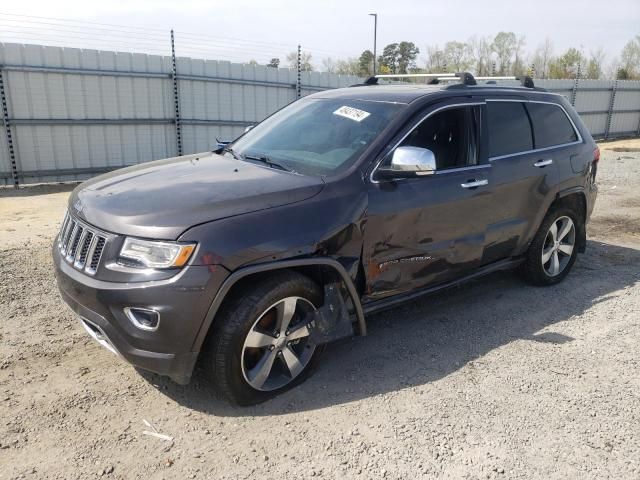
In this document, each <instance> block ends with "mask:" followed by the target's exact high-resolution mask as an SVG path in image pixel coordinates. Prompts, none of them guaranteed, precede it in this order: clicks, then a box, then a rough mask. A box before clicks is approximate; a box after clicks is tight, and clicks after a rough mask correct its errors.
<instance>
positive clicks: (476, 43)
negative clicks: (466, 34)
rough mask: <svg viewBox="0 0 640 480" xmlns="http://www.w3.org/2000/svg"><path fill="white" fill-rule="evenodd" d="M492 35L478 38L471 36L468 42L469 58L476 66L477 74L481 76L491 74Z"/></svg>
mask: <svg viewBox="0 0 640 480" xmlns="http://www.w3.org/2000/svg"><path fill="white" fill-rule="evenodd" d="M492 43H493V39H492V38H491V37H485V38H482V37H480V38H478V37H476V36H473V37H471V38H470V39H469V40H468V42H467V44H468V46H469V57H470V58H469V60H470V61H471V63H472V66H473V68H475V74H476V75H477V76H479V77H482V76H488V75H490V74H491V44H492Z"/></svg>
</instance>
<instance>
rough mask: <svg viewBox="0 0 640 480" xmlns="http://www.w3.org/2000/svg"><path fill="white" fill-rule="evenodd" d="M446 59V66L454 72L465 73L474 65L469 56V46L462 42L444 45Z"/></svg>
mask: <svg viewBox="0 0 640 480" xmlns="http://www.w3.org/2000/svg"><path fill="white" fill-rule="evenodd" d="M444 57H445V61H446V64H447V65H449V66H450V67H451V68H452V69H453V71H454V72H465V71H467V70H469V67H470V66H471V64H472V63H473V60H472V59H471V56H470V54H469V45H467V44H466V43H462V42H447V43H445V44H444Z"/></svg>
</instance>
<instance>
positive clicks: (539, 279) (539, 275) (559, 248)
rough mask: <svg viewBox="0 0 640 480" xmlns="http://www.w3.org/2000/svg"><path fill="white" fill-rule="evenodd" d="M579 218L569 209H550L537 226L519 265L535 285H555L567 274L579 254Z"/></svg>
mask: <svg viewBox="0 0 640 480" xmlns="http://www.w3.org/2000/svg"><path fill="white" fill-rule="evenodd" d="M579 221H580V220H579V217H578V216H576V214H575V213H574V212H573V211H572V210H571V209H569V208H558V209H554V210H551V211H550V212H549V213H547V216H546V217H545V219H544V220H543V222H542V225H540V228H539V229H538V232H537V233H536V235H535V237H534V238H533V241H532V242H531V245H530V246H529V249H528V250H527V254H526V260H525V262H524V264H523V266H522V271H523V273H524V276H525V278H526V279H527V280H528V281H530V282H531V283H533V284H534V285H542V286H545V285H554V284H556V283H558V282H560V281H562V280H563V279H564V277H566V276H567V275H568V274H569V271H570V270H571V267H572V266H573V264H574V263H575V261H576V256H577V254H578V249H577V244H576V240H577V238H578V236H577V228H578V222H579Z"/></svg>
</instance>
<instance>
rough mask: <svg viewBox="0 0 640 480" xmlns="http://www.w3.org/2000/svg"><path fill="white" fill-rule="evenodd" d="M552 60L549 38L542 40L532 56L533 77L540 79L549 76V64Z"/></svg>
mask: <svg viewBox="0 0 640 480" xmlns="http://www.w3.org/2000/svg"><path fill="white" fill-rule="evenodd" d="M552 59H553V43H551V40H549V38H548V37H547V38H545V39H544V43H542V44H540V45H539V46H538V48H537V49H536V51H535V53H534V54H533V62H532V63H533V67H534V70H535V72H534V73H535V75H536V76H537V77H540V78H547V77H548V76H549V64H550V63H551V61H552Z"/></svg>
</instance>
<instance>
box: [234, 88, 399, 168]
mask: <svg viewBox="0 0 640 480" xmlns="http://www.w3.org/2000/svg"><path fill="white" fill-rule="evenodd" d="M403 108H406V105H404V104H396V103H390V102H375V101H364V100H349V99H343V98H338V99H322V98H320V99H310V98H306V99H302V100H299V101H297V102H294V103H292V104H291V105H289V106H287V107H285V108H283V109H282V110H280V111H279V112H277V113H275V114H274V115H272V116H271V117H269V118H267V119H266V120H265V121H263V122H262V123H260V124H259V125H257V126H256V127H255V128H253V129H252V130H250V131H249V132H247V133H246V134H245V135H243V136H242V137H241V138H239V139H238V140H237V141H235V142H234V143H233V144H231V145H230V147H231V148H232V149H233V152H232V153H233V155H235V156H236V157H237V158H239V159H241V160H246V161H262V162H265V163H267V164H269V165H272V166H280V167H282V168H285V169H287V170H293V171H295V172H297V173H301V174H304V175H313V176H325V175H332V174H336V173H338V172H339V171H341V170H344V169H346V168H348V167H349V166H350V165H352V164H353V162H355V161H356V160H357V158H358V157H359V156H360V155H361V154H362V153H363V152H364V150H365V149H366V148H367V147H368V146H369V145H370V144H371V142H373V140H374V139H375V138H376V137H377V136H378V135H379V134H380V133H381V132H382V130H384V128H385V127H386V126H387V125H388V124H389V123H390V122H391V120H392V119H393V118H394V117H395V116H396V115H397V114H398V113H399V112H400V111H401V110H402V109H403Z"/></svg>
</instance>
